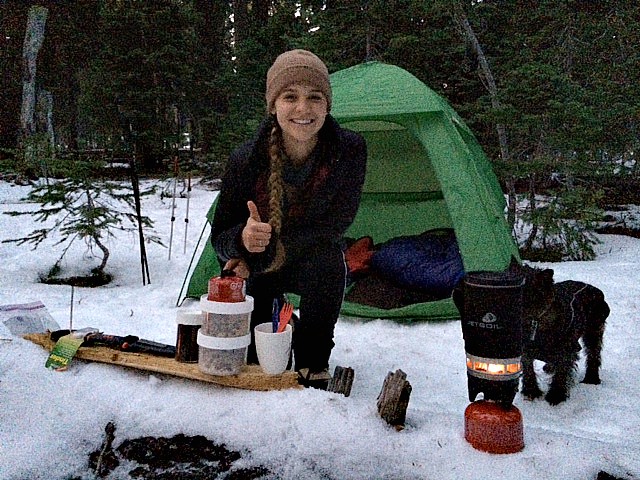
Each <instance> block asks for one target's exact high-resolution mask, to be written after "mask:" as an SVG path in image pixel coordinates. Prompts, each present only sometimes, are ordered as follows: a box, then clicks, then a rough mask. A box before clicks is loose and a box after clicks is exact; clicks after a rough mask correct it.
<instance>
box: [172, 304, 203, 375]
mask: <svg viewBox="0 0 640 480" xmlns="http://www.w3.org/2000/svg"><path fill="white" fill-rule="evenodd" d="M203 317H204V314H203V313H202V312H200V311H189V310H187V311H180V312H178V315H177V316H176V323H177V324H178V333H177V338H176V361H178V362H183V363H196V362H197V361H198V331H199V330H200V327H201V326H202V320H203Z"/></svg>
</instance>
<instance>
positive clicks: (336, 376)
mask: <svg viewBox="0 0 640 480" xmlns="http://www.w3.org/2000/svg"><path fill="white" fill-rule="evenodd" d="M354 376H355V372H354V371H353V368H351V367H341V366H340V365H336V368H335V370H334V371H333V377H331V380H329V386H328V387H327V391H328V392H334V393H341V394H343V395H344V396H345V397H348V396H349V395H350V394H351V386H352V385H353V378H354Z"/></svg>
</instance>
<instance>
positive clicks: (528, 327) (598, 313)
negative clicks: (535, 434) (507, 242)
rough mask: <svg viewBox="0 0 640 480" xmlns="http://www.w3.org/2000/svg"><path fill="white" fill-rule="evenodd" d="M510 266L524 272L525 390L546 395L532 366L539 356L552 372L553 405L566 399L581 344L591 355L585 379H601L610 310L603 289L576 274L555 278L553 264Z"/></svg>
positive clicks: (549, 395)
mask: <svg viewBox="0 0 640 480" xmlns="http://www.w3.org/2000/svg"><path fill="white" fill-rule="evenodd" d="M511 270H512V271H514V270H515V271H518V272H519V273H521V274H522V275H524V277H525V286H524V289H523V298H522V306H523V309H522V311H523V325H522V329H523V332H522V333H523V355H522V369H523V377H522V389H521V393H522V394H523V395H524V396H525V397H527V398H529V399H535V398H538V397H540V396H542V390H541V389H540V387H539V385H538V381H537V378H536V374H535V372H534V369H533V362H534V360H536V359H537V360H542V361H543V362H545V366H544V370H545V372H547V373H549V374H551V375H552V379H551V385H550V386H549V390H548V392H547V394H546V396H545V400H547V402H549V403H550V404H551V405H557V404H559V403H561V402H564V401H565V400H567V398H569V390H570V388H571V386H572V383H573V374H574V371H575V370H576V367H577V362H578V358H579V353H580V351H581V350H582V346H583V347H584V349H585V357H586V373H585V376H584V379H583V380H582V383H589V384H593V385H598V384H600V364H601V352H602V339H603V336H604V330H605V323H606V319H607V317H608V316H609V305H608V304H607V302H606V301H605V298H604V294H603V293H602V291H601V290H599V289H598V288H596V287H594V286H593V285H589V284H587V283H583V282H577V281H573V280H567V281H564V282H559V283H555V282H554V280H553V270H551V269H538V268H532V267H529V266H526V265H512V266H511ZM580 340H582V345H581V344H580Z"/></svg>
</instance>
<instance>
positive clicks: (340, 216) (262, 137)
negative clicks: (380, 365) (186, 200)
mask: <svg viewBox="0 0 640 480" xmlns="http://www.w3.org/2000/svg"><path fill="white" fill-rule="evenodd" d="M266 85H267V88H266V92H265V99H266V103H267V113H268V116H267V118H266V119H265V121H264V122H263V123H262V125H261V126H260V128H259V130H258V132H257V135H256V138H255V139H253V140H251V141H249V142H247V143H245V144H244V145H242V146H241V147H239V148H238V149H237V150H236V151H234V152H233V153H232V155H231V157H230V159H229V163H228V167H227V173H226V175H225V176H224V178H223V180H222V187H221V191H220V196H219V197H218V203H217V207H216V211H215V214H214V219H213V222H212V227H213V228H212V233H211V241H212V243H213V246H214V248H215V250H216V253H217V255H218V260H219V261H220V265H221V266H222V267H223V268H225V269H230V270H234V271H235V272H236V273H237V274H238V275H241V276H243V277H245V278H247V283H246V286H247V294H248V295H251V296H252V297H254V300H255V304H254V305H255V306H254V311H253V314H252V316H251V324H252V327H254V326H255V325H258V324H260V323H267V322H269V321H270V320H271V316H272V313H273V312H272V306H273V303H274V302H273V301H274V299H276V298H280V297H281V296H282V295H283V294H285V293H296V294H298V295H300V316H299V319H296V317H295V316H294V319H295V320H294V330H293V353H294V357H295V369H296V370H297V371H298V372H299V373H300V375H301V377H303V378H302V380H303V383H306V384H307V385H311V386H319V387H326V384H327V382H328V380H329V379H330V376H329V373H328V367H329V357H330V355H331V350H332V349H333V346H334V343H333V331H334V327H335V324H336V321H337V319H338V314H339V312H340V308H341V305H342V299H343V296H344V288H345V280H346V266H345V263H344V256H343V254H342V247H343V245H342V236H343V235H344V233H345V231H346V230H347V228H348V227H349V226H350V225H351V223H352V222H353V219H354V217H355V214H356V212H357V210H358V207H359V204H360V196H361V192H362V185H363V183H364V175H365V168H366V147H365V142H364V139H363V138H362V137H361V136H360V135H359V134H356V133H354V132H351V131H348V130H345V129H343V128H341V127H340V126H338V124H337V122H336V121H335V120H334V119H333V118H332V117H331V115H330V114H329V112H330V111H331V102H332V92H331V84H330V83H329V72H328V70H327V67H326V66H325V64H324V63H323V62H322V60H320V59H319V58H318V57H317V56H316V55H314V54H313V53H311V52H308V51H306V50H291V51H288V52H285V53H283V54H281V55H280V56H278V58H276V60H275V61H274V63H273V65H272V66H271V68H270V69H269V71H268V72H267V81H266ZM248 361H249V362H257V357H256V354H255V346H254V343H253V341H252V344H251V345H250V347H249V351H248Z"/></svg>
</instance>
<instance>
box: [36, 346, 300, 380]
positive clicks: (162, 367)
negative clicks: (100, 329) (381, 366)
mask: <svg viewBox="0 0 640 480" xmlns="http://www.w3.org/2000/svg"><path fill="white" fill-rule="evenodd" d="M24 338H25V339H27V340H29V341H31V342H33V343H35V344H37V345H40V346H41V347H44V348H45V349H46V350H48V351H51V350H52V349H53V347H54V345H55V342H54V341H53V340H51V338H50V337H49V334H47V333H30V334H27V335H25V336H24ZM76 358H77V359H80V360H87V361H90V362H99V363H108V364H111V365H117V366H120V367H127V368H132V369H135V370H143V371H147V372H154V373H161V374H166V375H172V376H175V377H181V378H188V379H190V380H198V381H201V382H208V383H215V384H217V385H222V386H225V387H233V388H240V389H244V390H260V391H266V390H284V389H289V388H300V389H301V388H303V387H302V386H301V385H300V384H299V383H298V375H297V373H296V372H293V371H286V372H284V373H282V374H280V375H267V374H266V373H264V372H263V371H262V369H261V368H260V367H259V366H258V365H245V366H244V367H243V369H242V372H241V373H240V374H238V375H228V376H218V375H209V374H207V373H203V372H201V371H200V369H199V368H198V364H197V363H181V362H177V361H176V360H175V359H174V358H167V357H160V356H156V355H151V354H148V353H133V352H122V351H120V350H115V349H113V348H109V347H102V346H90V347H80V348H79V349H78V351H77V352H76V354H75V357H74V359H76Z"/></svg>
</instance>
